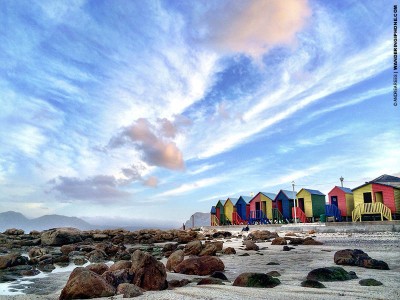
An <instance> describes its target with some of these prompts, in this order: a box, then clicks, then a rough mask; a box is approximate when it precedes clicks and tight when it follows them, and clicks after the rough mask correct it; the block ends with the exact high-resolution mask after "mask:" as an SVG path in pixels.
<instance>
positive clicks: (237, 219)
mask: <svg viewBox="0 0 400 300" xmlns="http://www.w3.org/2000/svg"><path fill="white" fill-rule="evenodd" d="M250 201H251V197H249V196H240V197H239V198H238V200H237V201H236V203H235V207H234V212H233V216H232V221H233V224H235V225H240V224H247V221H248V219H249V213H250V204H249V203H250Z"/></svg>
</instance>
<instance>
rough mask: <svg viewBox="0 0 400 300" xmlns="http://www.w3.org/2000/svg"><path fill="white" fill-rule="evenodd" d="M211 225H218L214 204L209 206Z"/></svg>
mask: <svg viewBox="0 0 400 300" xmlns="http://www.w3.org/2000/svg"><path fill="white" fill-rule="evenodd" d="M210 214H211V226H219V219H218V218H217V216H216V214H217V209H216V208H215V206H211V212H210Z"/></svg>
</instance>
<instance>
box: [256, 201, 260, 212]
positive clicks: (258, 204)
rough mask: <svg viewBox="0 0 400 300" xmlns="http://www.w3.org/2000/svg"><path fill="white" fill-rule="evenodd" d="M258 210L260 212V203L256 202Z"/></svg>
mask: <svg viewBox="0 0 400 300" xmlns="http://www.w3.org/2000/svg"><path fill="white" fill-rule="evenodd" d="M256 210H260V202H256Z"/></svg>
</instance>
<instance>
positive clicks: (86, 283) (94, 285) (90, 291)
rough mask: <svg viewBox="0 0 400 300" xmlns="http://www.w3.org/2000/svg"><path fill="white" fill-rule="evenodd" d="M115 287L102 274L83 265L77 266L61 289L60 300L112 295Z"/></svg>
mask: <svg viewBox="0 0 400 300" xmlns="http://www.w3.org/2000/svg"><path fill="white" fill-rule="evenodd" d="M114 294H115V288H114V287H113V286H112V285H110V284H109V283H107V281H106V280H105V279H104V278H102V277H101V276H100V275H98V274H96V273H94V272H92V271H90V270H88V269H86V268H82V267H78V268H75V269H74V270H73V271H72V273H71V275H70V276H69V279H68V281H67V284H66V285H65V287H64V288H63V289H62V291H61V295H60V298H59V300H63V299H88V298H99V297H110V296H113V295H114Z"/></svg>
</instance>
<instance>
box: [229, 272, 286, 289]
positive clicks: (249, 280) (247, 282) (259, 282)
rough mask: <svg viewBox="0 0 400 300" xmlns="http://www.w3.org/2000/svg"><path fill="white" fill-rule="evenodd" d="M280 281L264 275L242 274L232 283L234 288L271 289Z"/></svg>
mask: <svg viewBox="0 0 400 300" xmlns="http://www.w3.org/2000/svg"><path fill="white" fill-rule="evenodd" d="M280 283H281V281H280V280H279V279H278V278H274V277H272V276H269V275H267V274H264V273H242V274H240V275H239V276H238V277H237V278H236V279H235V281H234V282H233V285H234V286H242V287H257V288H273V287H275V286H277V285H279V284H280Z"/></svg>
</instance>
